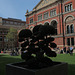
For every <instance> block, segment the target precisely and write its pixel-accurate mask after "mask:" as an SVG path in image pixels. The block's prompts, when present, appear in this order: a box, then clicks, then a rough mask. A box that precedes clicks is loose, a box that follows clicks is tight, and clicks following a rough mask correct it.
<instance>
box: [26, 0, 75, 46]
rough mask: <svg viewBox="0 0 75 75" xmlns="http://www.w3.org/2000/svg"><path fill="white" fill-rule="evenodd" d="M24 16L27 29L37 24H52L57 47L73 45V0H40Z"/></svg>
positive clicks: (74, 31) (74, 22) (74, 7)
mask: <svg viewBox="0 0 75 75" xmlns="http://www.w3.org/2000/svg"><path fill="white" fill-rule="evenodd" d="M25 16H26V25H27V26H28V28H29V29H32V28H33V27H34V26H36V25H39V24H43V25H44V24H45V23H49V24H50V25H53V26H54V27H55V29H56V35H54V37H55V42H56V43H57V45H58V47H63V46H66V47H68V46H75V0H40V2H39V3H38V4H37V5H36V6H35V7H34V8H33V10H32V11H31V12H28V10H27V12H26V15H25Z"/></svg>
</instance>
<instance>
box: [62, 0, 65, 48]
mask: <svg viewBox="0 0 75 75" xmlns="http://www.w3.org/2000/svg"><path fill="white" fill-rule="evenodd" d="M62 2H63V0H61V15H62V32H63V47H65V35H64V23H63V22H64V21H63V4H62Z"/></svg>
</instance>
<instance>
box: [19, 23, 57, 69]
mask: <svg viewBox="0 0 75 75" xmlns="http://www.w3.org/2000/svg"><path fill="white" fill-rule="evenodd" d="M54 34H55V29H54V28H53V26H51V25H48V24H45V25H37V26H35V27H34V28H33V32H31V31H30V30H29V29H23V30H21V31H20V33H19V42H21V47H22V49H21V52H22V54H21V57H22V59H24V60H25V65H27V66H26V67H27V68H32V69H39V68H44V67H48V66H52V65H53V61H52V60H51V59H50V58H48V57H56V53H55V52H54V51H52V50H51V49H52V48H55V47H57V45H56V44H55V43H54V42H53V41H54V38H53V37H51V35H54Z"/></svg>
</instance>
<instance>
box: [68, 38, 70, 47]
mask: <svg viewBox="0 0 75 75" xmlns="http://www.w3.org/2000/svg"><path fill="white" fill-rule="evenodd" d="M67 45H68V46H70V38H67Z"/></svg>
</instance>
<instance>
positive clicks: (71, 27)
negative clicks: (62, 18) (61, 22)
mask: <svg viewBox="0 0 75 75" xmlns="http://www.w3.org/2000/svg"><path fill="white" fill-rule="evenodd" d="M70 30H71V33H74V27H73V24H72V25H71V26H70Z"/></svg>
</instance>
